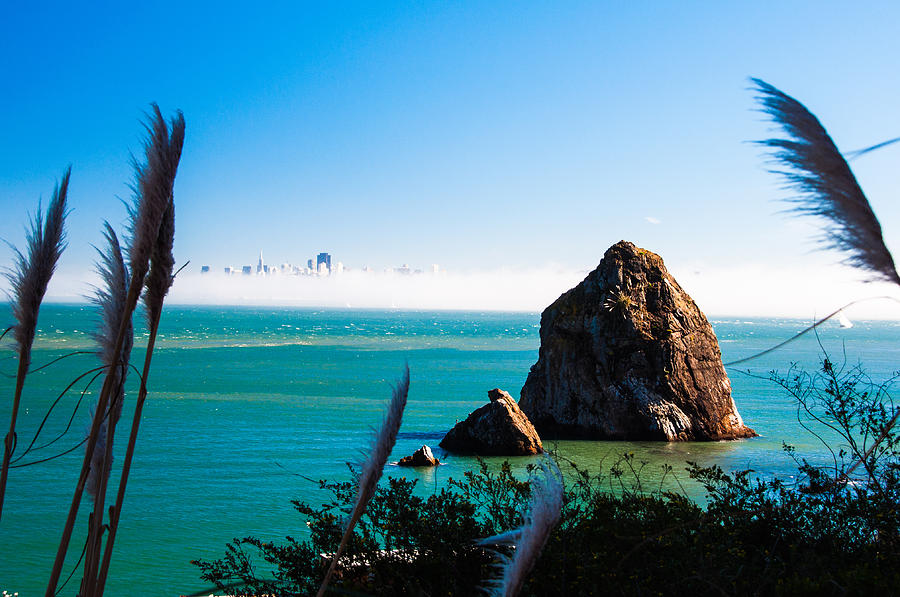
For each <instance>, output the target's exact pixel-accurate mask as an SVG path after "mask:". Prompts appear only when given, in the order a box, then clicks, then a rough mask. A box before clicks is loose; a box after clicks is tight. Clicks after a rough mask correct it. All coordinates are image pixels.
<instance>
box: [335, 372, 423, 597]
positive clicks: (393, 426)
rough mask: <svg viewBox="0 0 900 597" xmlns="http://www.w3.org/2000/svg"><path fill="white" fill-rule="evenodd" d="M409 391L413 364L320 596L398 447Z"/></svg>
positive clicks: (401, 383)
mask: <svg viewBox="0 0 900 597" xmlns="http://www.w3.org/2000/svg"><path fill="white" fill-rule="evenodd" d="M408 393H409V366H406V367H405V368H404V371H403V377H401V378H400V381H398V382H397V385H396V387H394V392H393V396H392V397H391V402H390V404H389V405H388V409H387V413H385V416H384V421H383V422H382V424H381V429H380V430H379V431H378V434H377V435H376V436H375V442H374V444H373V445H372V450H371V451H370V452H369V458H368V459H367V460H366V462H365V464H363V468H362V472H361V474H360V476H359V486H358V488H357V491H356V500H355V502H354V505H353V511H352V513H351V514H350V518H349V520H348V521H347V527H346V528H345V529H344V536H343V537H341V543H340V545H338V548H337V551H335V553H334V559H332V560H331V565H330V566H329V567H328V572H327V573H326V574H325V578H324V579H323V580H322V586H320V587H319V592H318V593H317V596H318V597H322V595H324V594H325V590H326V589H327V588H328V583H329V581H330V580H331V575H332V574H334V569H335V567H336V566H337V562H338V559H340V557H341V552H342V551H343V550H344V547H345V546H346V545H347V541H348V540H349V539H350V537H351V536H352V534H353V527H354V526H356V523H357V522H358V521H359V519H360V517H361V516H362V515H363V512H365V510H366V505H367V504H368V503H369V500H371V499H372V496H373V495H375V488H376V487H378V480H379V479H380V478H381V474H382V472H383V470H384V465H385V464H387V459H388V456H390V455H391V450H393V449H394V444H395V443H396V441H397V433H398V432H399V431H400V424H401V423H402V421H403V409H405V408H406V397H407V394H408Z"/></svg>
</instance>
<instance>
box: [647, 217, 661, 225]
mask: <svg viewBox="0 0 900 597" xmlns="http://www.w3.org/2000/svg"><path fill="white" fill-rule="evenodd" d="M644 219H645V220H647V221H648V222H650V223H651V224H662V220H660V219H658V218H654V217H653V216H646V217H645V218H644Z"/></svg>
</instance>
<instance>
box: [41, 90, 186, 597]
mask: <svg viewBox="0 0 900 597" xmlns="http://www.w3.org/2000/svg"><path fill="white" fill-rule="evenodd" d="M152 109H153V114H152V115H151V116H150V118H149V122H148V124H147V126H146V128H147V131H148V139H147V141H146V142H145V144H144V151H145V156H146V162H145V163H144V164H140V165H139V164H135V179H136V180H135V185H134V192H135V200H134V205H133V207H131V208H130V209H129V212H130V213H131V216H132V219H131V221H130V224H129V232H130V236H131V238H130V243H129V251H128V253H129V262H130V263H129V265H130V270H131V280H130V282H129V285H128V295H127V297H126V299H125V306H124V309H125V311H124V316H123V322H124V321H126V320H127V321H131V318H132V315H133V313H134V310H135V308H136V307H137V302H138V299H139V298H140V295H141V290H142V289H143V286H144V278H145V277H146V275H147V270H148V269H149V267H150V255H151V253H152V251H153V246H154V244H155V243H156V241H157V238H158V237H159V230H160V226H161V224H162V219H163V215H164V213H165V211H166V208H167V207H168V205H169V203H170V202H171V198H172V188H173V185H174V179H175V173H176V171H177V166H178V159H179V158H180V156H181V147H182V144H183V142H184V117H183V115H182V114H181V112H178V113H177V114H176V116H175V117H174V118H173V119H172V120H171V129H172V132H171V135H170V134H169V127H168V126H167V124H166V121H165V119H164V118H163V116H162V114H161V113H160V111H159V107H158V106H156V105H155V104H153V105H152ZM173 145H174V146H175V147H170V146H173ZM173 157H175V159H174V163H173ZM125 335H126V326H125V325H124V324H123V325H122V326H120V328H119V331H118V334H117V337H116V342H115V345H114V349H113V352H114V353H115V354H117V353H119V352H120V351H121V349H122V346H123V344H124V339H125ZM114 380H115V374H114V371H107V373H106V377H105V379H104V381H103V387H102V389H101V390H100V395H99V397H98V399H97V409H96V411H95V413H94V418H93V421H92V423H91V431H90V433H89V434H88V440H87V443H86V445H85V458H84V461H83V463H82V467H81V474H80V475H79V477H78V483H77V484H76V487H75V493H74V494H73V496H72V503H71V505H70V507H69V513H68V517H67V518H66V523H65V527H64V528H63V534H62V538H61V539H60V542H59V547H58V549H57V553H56V559H55V560H54V562H53V569H52V571H51V573H50V580H49V581H48V583H47V591H46V593H45V595H46V597H54V595H55V592H56V586H57V584H58V583H59V577H60V574H61V573H62V566H63V562H64V560H65V556H66V552H67V551H68V547H69V542H70V541H71V538H72V531H73V529H74V526H75V519H76V518H77V515H78V508H79V505H80V504H81V496H82V494H83V492H84V487H85V484H86V481H87V477H88V474H89V472H90V464H91V459H92V456H93V452H94V450H95V449H96V446H97V438H98V437H99V432H100V425H101V422H102V420H103V418H104V415H105V412H106V409H107V408H108V404H109V398H110V394H111V391H112V387H113V383H114ZM103 500H104V496H103V495H102V494H99V495H98V498H97V500H96V501H95V502H94V510H95V511H100V512H102V511H103ZM93 524H94V525H97V526H98V527H99V526H100V525H102V520H95V521H93Z"/></svg>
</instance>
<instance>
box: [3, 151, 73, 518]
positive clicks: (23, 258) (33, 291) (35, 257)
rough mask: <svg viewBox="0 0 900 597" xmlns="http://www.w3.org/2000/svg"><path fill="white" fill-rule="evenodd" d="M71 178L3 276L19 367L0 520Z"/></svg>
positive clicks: (55, 192)
mask: <svg viewBox="0 0 900 597" xmlns="http://www.w3.org/2000/svg"><path fill="white" fill-rule="evenodd" d="M71 174H72V167H71V166H70V167H69V168H67V169H66V171H65V172H64V173H63V176H62V179H61V180H60V182H59V185H57V186H56V188H55V189H54V190H53V197H52V199H51V200H50V205H49V206H48V207H47V216H46V218H43V217H42V215H41V210H40V206H39V207H38V213H37V215H36V216H35V217H34V221H33V222H32V224H31V230H30V231H29V232H28V234H27V244H28V249H27V252H28V254H27V255H23V254H22V253H21V252H19V250H18V249H15V247H13V250H14V251H15V262H16V264H15V268H14V269H13V271H12V272H10V273H9V274H8V275H7V277H8V278H9V282H10V285H11V287H12V297H11V298H12V306H13V316H14V317H15V319H16V322H17V323H16V325H15V326H14V328H13V337H14V339H15V342H16V346H17V349H18V356H19V367H18V372H17V374H16V389H15V393H14V395H13V408H12V415H11V416H10V423H9V431H8V432H7V434H6V437H5V438H4V440H3V465H2V469H0V516H2V515H3V501H4V497H5V496H6V479H7V476H8V474H9V461H10V458H12V453H13V450H14V449H15V443H16V419H17V417H18V414H19V403H20V402H21V399H22V388H23V387H24V385H25V377H26V375H27V374H28V368H29V367H30V366H31V345H32V344H33V343H34V335H35V330H36V329H37V319H38V311H39V310H40V307H41V302H42V301H43V300H44V294H45V293H46V292H47V285H48V284H49V283H50V278H51V277H53V272H54V271H55V270H56V263H57V262H58V261H59V256H60V255H61V254H62V252H63V250H64V249H65V246H66V240H65V220H66V213H67V210H66V199H67V196H68V191H69V177H70V176H71Z"/></svg>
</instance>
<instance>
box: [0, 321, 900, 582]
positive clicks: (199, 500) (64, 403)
mask: <svg viewBox="0 0 900 597" xmlns="http://www.w3.org/2000/svg"><path fill="white" fill-rule="evenodd" d="M7 313H8V311H7ZM93 318H94V314H93V311H92V310H91V309H90V308H88V307H84V306H58V305H50V306H45V307H44V308H43V309H42V311H41V319H40V331H39V336H38V340H37V343H36V345H35V346H36V348H35V352H34V357H33V362H34V364H35V366H38V365H41V364H44V363H48V362H50V361H51V360H53V359H54V358H56V357H58V356H62V355H64V354H68V353H70V352H73V351H84V350H87V351H89V350H92V344H91V338H90V333H91V331H92V329H93V327H94V319H93ZM6 321H9V317H8V315H7V318H6ZM539 321H540V315H539V314H537V313H460V312H394V311H351V310H324V311H323V310H311V309H304V310H297V309H276V308H265V309H263V308H233V307H228V308H221V307H202V308H200V307H195V308H194V307H175V308H168V309H167V310H166V312H165V314H164V317H163V322H162V335H161V338H160V341H159V344H158V348H157V350H156V352H155V353H154V357H153V362H154V366H153V369H152V371H151V377H150V384H149V386H150V397H149V399H148V402H147V404H146V406H145V410H144V420H143V422H142V426H141V434H140V439H139V442H138V448H137V452H136V456H135V463H134V466H133V469H132V474H131V477H130V479H129V485H128V494H127V497H126V501H125V505H124V511H123V514H122V524H121V526H120V530H119V534H118V537H117V544H116V552H115V554H114V557H113V565H112V568H111V571H110V581H109V585H108V591H107V592H108V594H110V595H117V596H118V595H126V596H127V595H137V594H148V595H180V594H182V593H190V592H194V591H198V590H201V589H203V588H205V587H204V585H203V583H201V582H200V581H199V579H198V574H197V569H196V568H195V567H193V566H191V565H190V564H189V561H190V560H191V559H195V558H214V557H218V556H220V555H221V554H222V553H223V548H224V544H225V543H226V542H228V541H229V540H231V539H232V538H233V537H243V536H247V535H256V536H262V537H265V538H271V539H277V538H280V537H283V536H284V535H288V534H290V535H294V536H298V537H300V536H303V535H304V533H305V527H304V524H303V520H302V519H301V518H300V517H299V516H298V515H296V514H295V512H294V510H293V508H292V506H291V504H290V500H291V499H297V498H299V499H302V500H306V501H313V502H317V501H321V500H322V499H324V496H323V495H321V494H320V493H319V491H318V490H317V488H316V486H315V484H314V483H312V482H311V481H309V480H308V479H307V477H309V478H313V479H320V478H329V479H338V478H341V479H344V478H347V477H348V476H349V475H348V471H347V467H346V465H345V464H344V463H345V462H347V461H359V460H360V452H359V451H360V449H361V448H364V447H365V446H367V445H368V442H369V440H370V438H371V429H372V427H373V426H375V425H377V424H378V423H379V422H380V419H381V413H382V409H383V407H384V405H385V403H386V400H387V399H388V397H389V395H390V383H391V382H392V381H394V380H395V379H396V378H397V377H399V375H400V373H401V371H402V368H403V365H404V363H405V362H408V363H409V367H410V371H411V379H412V382H411V386H410V394H409V404H408V407H407V410H406V413H405V416H404V423H403V428H402V430H401V434H400V438H399V440H398V443H397V446H396V448H395V450H394V453H393V455H392V460H393V461H396V460H398V459H399V458H400V457H401V456H404V455H406V454H410V453H411V452H412V451H413V450H415V449H416V448H418V447H419V446H420V445H422V444H423V443H427V444H429V445H431V446H432V447H433V448H436V446H437V443H438V442H439V441H440V438H441V437H442V436H443V433H444V432H446V431H447V430H448V429H449V428H450V427H451V426H452V425H453V424H454V422H455V421H456V420H457V419H462V418H465V416H467V415H468V413H469V412H471V411H472V410H473V409H474V408H477V407H478V406H480V405H482V404H483V403H485V402H486V400H487V394H486V393H487V390H489V389H491V388H494V387H500V388H504V389H506V390H508V391H509V392H510V393H511V394H513V395H514V396H517V395H518V392H519V389H520V388H521V386H522V384H523V383H524V381H525V377H526V376H527V374H528V370H529V368H530V366H531V365H532V364H533V363H534V362H535V361H536V359H537V351H538V345H539V337H538V330H539ZM807 324H808V322H805V321H797V320H761V319H744V320H740V319H721V320H719V319H713V325H714V327H715V330H716V333H717V335H718V337H719V341H720V344H721V347H722V352H723V356H724V360H725V361H729V360H734V359H738V358H741V357H743V356H747V355H750V354H753V353H754V352H757V351H759V350H762V349H764V348H768V347H769V346H772V345H774V344H776V343H777V342H779V341H781V340H783V339H785V338H787V337H789V336H791V335H792V334H794V333H795V332H797V331H799V330H800V329H802V328H803V327H805V326H806V325H807ZM141 334H143V332H142V331H140V332H139V338H138V341H136V346H139V345H140V337H141V336H140V335H141ZM819 342H821V343H822V344H823V345H824V346H825V347H826V348H827V349H828V350H829V352H831V353H832V357H836V356H837V357H840V356H841V355H842V354H844V353H846V355H847V359H848V361H849V362H850V363H851V364H853V363H856V362H859V361H861V362H863V363H864V364H865V365H866V368H867V370H868V371H869V372H870V373H871V374H872V376H873V377H875V378H883V377H886V376H887V375H889V374H890V373H891V372H892V371H893V370H894V368H896V367H897V364H898V363H900V349H898V347H900V324H898V323H896V322H856V325H855V326H854V327H853V328H850V329H839V328H838V327H837V325H826V326H824V327H823V328H822V331H821V332H820V336H819V339H818V341H817V339H816V338H815V337H814V336H813V335H808V337H804V338H803V339H801V340H799V341H797V342H795V343H793V344H791V345H789V346H788V347H786V348H785V349H782V350H780V351H778V352H776V353H773V354H770V355H767V356H766V357H763V358H761V359H759V360H757V361H753V362H752V363H750V364H747V365H743V366H741V370H742V371H747V370H748V368H749V373H750V374H751V375H746V374H744V373H741V372H740V371H738V370H735V369H732V370H729V375H730V377H731V380H732V385H733V390H734V396H735V399H736V401H737V404H738V408H739V410H740V412H741V415H742V416H743V417H744V420H745V422H746V423H747V424H748V425H750V426H751V427H753V428H754V429H755V430H756V431H757V432H759V433H760V435H761V437H759V438H755V439H752V440H745V441H738V442H720V443H683V444H662V443H627V442H618V443H617V442H588V441H578V442H574V441H569V442H559V443H558V444H556V445H555V446H550V447H555V448H556V449H557V450H558V451H559V452H560V453H561V454H562V455H564V456H566V457H568V458H571V459H573V460H575V461H576V462H578V463H579V464H580V465H581V466H584V467H587V468H593V469H597V468H599V467H600V466H606V467H608V466H609V464H611V463H612V462H613V461H614V460H615V459H616V457H617V455H618V454H621V453H622V452H629V451H633V452H635V453H636V454H637V456H638V458H639V459H643V460H646V461H648V462H650V464H649V465H648V470H649V473H648V475H647V476H646V477H645V479H646V480H647V481H648V482H651V483H652V481H653V478H654V477H653V475H655V474H656V472H655V471H656V470H657V465H658V464H659V463H661V462H668V463H670V464H672V465H673V466H674V467H675V468H676V470H677V471H682V470H683V468H684V462H685V461H686V460H694V461H698V462H700V463H703V464H710V463H719V464H721V465H722V466H723V467H724V468H726V469H738V468H753V469H754V470H757V471H759V472H760V474H763V475H770V474H781V475H785V476H787V475H790V474H792V473H793V466H792V463H791V461H790V460H789V459H787V458H786V457H785V456H784V455H783V454H782V451H781V444H782V441H787V442H790V443H793V444H795V445H797V446H798V451H800V452H802V453H803V454H804V455H809V456H810V457H812V458H818V457H821V455H822V450H821V448H820V447H819V446H818V445H817V444H816V442H815V440H814V438H812V437H811V436H809V435H808V434H806V433H804V432H803V431H802V429H801V428H800V427H799V425H798V423H797V420H796V416H795V407H796V405H795V404H794V403H793V402H792V401H791V399H790V397H789V396H787V395H786V394H785V393H784V392H783V391H781V390H780V389H779V388H778V387H777V386H775V385H774V384H773V383H771V382H768V381H765V380H763V379H759V378H757V377H754V376H756V375H763V376H765V375H766V373H767V372H768V371H769V370H771V369H776V368H777V369H781V370H784V369H786V368H787V366H789V364H790V363H791V362H798V363H800V364H803V365H806V366H809V367H814V366H815V365H816V363H817V362H818V358H819V357H818V355H819V354H820V347H819ZM132 360H133V362H135V363H139V362H142V360H143V355H142V354H140V351H136V353H135V355H133V357H132ZM15 364H16V362H15V359H14V357H13V356H12V352H11V351H10V350H9V345H8V342H7V341H4V346H3V350H2V352H0V396H6V397H11V396H12V391H13V379H12V378H11V377H10V376H11V375H13V374H14V373H15ZM94 366H96V361H95V359H94V357H93V356H91V355H75V356H72V357H69V358H67V359H65V360H63V361H60V362H58V363H56V364H54V365H52V366H51V367H48V368H47V369H44V370H41V371H39V372H36V373H34V374H33V375H32V376H31V377H30V378H29V380H28V383H27V385H26V388H25V394H24V398H23V406H22V410H21V412H20V417H19V423H18V426H17V429H18V432H19V450H20V451H21V450H22V449H24V447H25V446H27V444H28V441H30V437H31V435H33V433H34V431H35V429H36V428H37V427H38V425H39V424H40V422H41V419H42V417H43V415H44V414H45V412H46V410H47V408H48V406H49V404H50V403H51V402H52V401H53V400H54V399H55V398H56V397H57V393H58V392H59V391H60V389H61V388H62V387H64V386H65V385H66V384H67V383H68V382H70V381H71V380H73V379H75V378H76V377H77V376H78V375H79V374H80V373H82V372H84V371H86V370H88V369H90V368H91V367H94ZM84 385H85V384H84V383H81V384H79V385H77V386H75V389H74V391H72V392H70V393H69V394H67V395H66V396H65V397H64V398H63V399H62V400H61V402H60V405H59V406H58V407H57V411H54V415H53V416H52V417H51V418H50V420H49V422H48V424H47V427H46V429H45V430H44V432H43V434H42V436H41V437H42V438H47V439H52V438H53V437H55V436H56V435H58V434H59V433H60V432H61V431H63V430H64V428H65V427H66V424H67V422H68V419H69V416H70V415H71V413H72V410H73V408H74V405H75V402H76V400H77V399H78V397H79V395H80V393H81V390H82V389H83V388H84ZM98 389H99V384H95V385H94V386H92V387H91V388H90V390H89V391H88V393H87V395H86V397H85V404H87V403H89V402H91V401H92V400H93V399H94V397H95V395H96V394H95V393H96V391H97V390H98ZM132 399H133V398H132ZM10 407H11V399H4V400H3V401H2V404H0V424H2V425H4V426H5V425H8V421H9V412H10ZM127 408H128V407H127V406H126V412H125V413H124V415H123V419H122V420H123V421H130V413H128V412H127ZM87 427H88V414H87V408H86V406H84V405H83V406H82V407H81V409H80V410H79V411H78V413H77V414H76V416H75V418H74V420H73V423H72V425H71V431H70V432H69V433H68V434H66V435H65V436H64V437H63V439H61V440H60V441H59V442H58V443H57V444H56V445H54V446H52V447H51V448H47V449H45V450H41V451H37V452H34V453H33V454H29V455H28V456H27V457H26V459H30V458H31V457H32V456H34V457H35V458H40V457H43V456H45V455H46V456H49V455H52V454H53V453H56V452H59V451H62V448H68V447H71V446H73V445H75V444H77V443H78V441H80V440H81V439H82V438H83V436H84V434H85V433H86V430H87ZM4 429H5V427H4ZM122 429H124V427H123V428H122ZM124 433H125V432H124V431H120V434H124ZM124 444H125V442H124V441H123V440H122V438H121V435H120V437H119V438H118V441H117V443H116V447H117V450H116V454H117V462H121V459H122V456H123V452H124V450H123V448H124ZM57 447H58V448H60V449H56V448H57ZM438 455H439V456H440V453H438ZM528 461H529V459H517V460H516V463H517V464H518V465H520V466H524V463H526V462H528ZM23 462H24V461H23ZM80 463H81V453H80V450H76V451H75V452H73V453H71V454H69V455H67V456H63V457H61V458H59V459H56V460H53V461H51V462H46V463H42V464H38V465H35V466H28V467H24V468H16V469H13V470H12V471H11V472H10V477H9V486H8V490H7V498H6V504H5V506H4V511H3V518H2V522H0V590H7V591H10V592H12V591H18V592H19V594H20V595H21V596H22V597H26V596H30V595H40V594H43V590H44V587H45V582H46V578H47V576H48V574H49V571H50V568H51V565H52V559H53V556H54V555H55V545H56V543H57V542H58V540H59V535H60V533H61V531H62V527H63V522H64V519H65V515H66V509H67V508H68V504H69V502H70V501H71V495H72V491H73V490H74V488H75V484H76V480H77V475H78V469H79V466H80ZM473 465H474V461H473V460H472V459H471V458H461V457H452V456H451V457H449V458H447V459H446V460H445V465H443V466H440V467H438V468H436V469H432V470H428V471H412V470H408V469H406V470H400V469H398V468H397V467H395V466H393V467H388V471H387V472H388V474H395V475H406V476H410V475H411V476H413V477H415V478H418V479H420V486H421V490H422V491H432V490H434V488H436V487H439V486H441V485H442V484H444V483H445V482H446V480H447V478H448V477H451V476H453V477H461V475H462V473H463V472H464V471H465V470H468V469H469V468H471V467H472V466H473ZM681 476H682V478H684V477H686V475H684V474H682V475H681ZM116 482H117V480H115V479H113V483H116ZM688 490H689V491H692V490H691V489H690V488H688ZM82 510H83V511H86V507H83V508H82ZM85 526H86V518H81V519H79V523H78V526H77V529H78V531H79V532H83V530H84V527H85ZM78 541H80V543H78ZM76 543H77V546H76ZM82 545H83V535H78V536H76V539H75V540H73V549H72V550H71V551H72V552H73V553H72V557H71V558H70V560H69V561H67V566H66V573H68V572H69V571H70V570H72V568H73V566H74V564H75V561H76V560H77V557H78V553H79V552H80V548H81V546H82ZM79 578H80V572H78V573H76V574H75V577H74V578H73V580H72V582H71V583H70V584H69V585H68V586H67V587H66V589H65V590H64V591H63V594H75V592H76V591H77V581H78V579H79Z"/></svg>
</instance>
